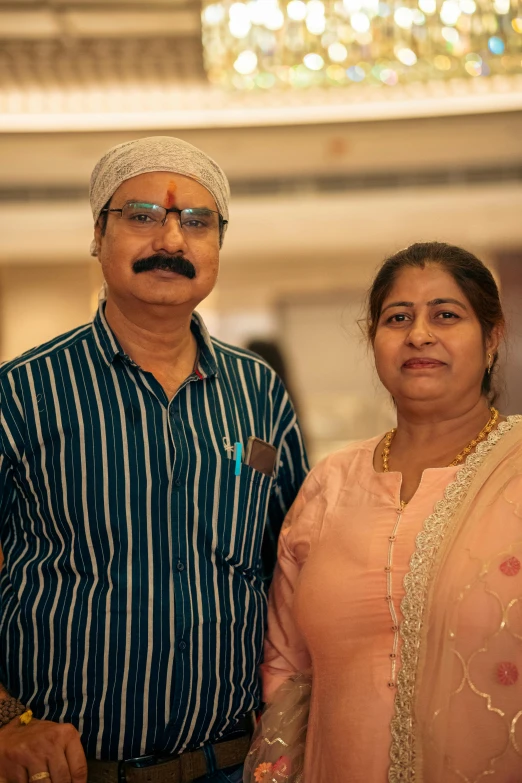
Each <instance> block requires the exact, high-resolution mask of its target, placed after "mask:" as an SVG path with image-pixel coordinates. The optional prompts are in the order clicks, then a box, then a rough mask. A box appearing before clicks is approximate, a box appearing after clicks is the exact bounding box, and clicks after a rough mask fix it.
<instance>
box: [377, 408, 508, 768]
mask: <svg viewBox="0 0 522 783" xmlns="http://www.w3.org/2000/svg"><path fill="white" fill-rule="evenodd" d="M521 421H522V416H510V417H509V418H508V419H507V421H503V422H501V423H500V424H499V425H498V427H497V428H496V429H495V430H493V432H491V433H490V434H489V436H488V437H487V439H486V440H485V441H483V442H482V443H479V444H478V446H477V448H476V450H475V452H474V453H473V454H470V455H469V456H468V458H467V459H466V462H465V463H464V465H463V466H462V467H461V468H460V469H459V471H458V472H457V474H456V476H455V478H454V480H453V481H452V482H451V483H450V484H448V486H447V487H446V489H445V492H444V497H443V499H442V500H439V501H438V502H437V503H436V504H435V509H434V511H433V513H432V514H430V516H429V517H427V519H426V520H425V521H424V524H423V527H422V530H421V532H420V533H419V534H418V535H417V538H416V540H415V552H414V553H413V555H412V557H411V560H410V564H409V571H408V573H407V574H406V576H405V577H404V588H405V596H404V598H403V599H402V601H401V611H402V615H403V621H402V623H401V628H400V634H401V639H402V649H401V668H400V670H399V674H398V677H397V693H396V696H395V714H394V717H393V718H392V721H391V735H392V741H391V747H390V759H391V764H390V768H389V773H388V781H389V783H399V782H400V783H415V781H416V770H415V734H414V732H415V726H414V714H413V708H414V697H415V680H416V676H417V668H418V663H419V653H420V639H421V627H422V623H423V616H424V608H425V605H426V599H427V595H428V589H429V586H430V577H431V572H432V568H433V565H434V562H435V557H436V555H437V552H438V550H439V548H440V545H441V543H442V542H443V540H444V538H445V536H446V533H447V532H448V529H449V527H450V525H451V522H452V519H453V517H454V514H455V512H456V511H457V509H458V508H459V506H460V504H461V503H462V501H463V500H464V499H465V497H466V495H467V493H468V491H469V488H470V486H471V483H472V481H473V479H474V477H475V475H476V473H477V471H478V469H479V468H480V466H481V465H482V464H483V462H484V460H485V459H486V457H487V456H488V455H489V453H490V452H491V450H492V449H493V447H494V446H495V445H496V444H497V443H498V442H499V440H500V439H501V438H502V436H503V435H504V434H506V433H507V432H509V431H510V430H511V429H512V428H513V426H514V425H515V424H517V423H518V422H521Z"/></svg>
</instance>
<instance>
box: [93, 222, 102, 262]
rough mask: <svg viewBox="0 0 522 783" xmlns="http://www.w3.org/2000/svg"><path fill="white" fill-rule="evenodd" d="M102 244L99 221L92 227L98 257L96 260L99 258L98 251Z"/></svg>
mask: <svg viewBox="0 0 522 783" xmlns="http://www.w3.org/2000/svg"><path fill="white" fill-rule="evenodd" d="M102 242H103V234H102V230H101V226H100V221H99V220H97V221H96V225H95V226H94V244H95V245H96V255H97V256H98V259H99V257H100V249H101V246H102Z"/></svg>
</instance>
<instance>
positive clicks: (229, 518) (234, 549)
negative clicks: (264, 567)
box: [218, 459, 274, 575]
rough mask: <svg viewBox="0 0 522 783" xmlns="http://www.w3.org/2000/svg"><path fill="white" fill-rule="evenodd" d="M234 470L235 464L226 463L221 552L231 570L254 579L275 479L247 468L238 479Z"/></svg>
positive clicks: (222, 494) (244, 467)
mask: <svg viewBox="0 0 522 783" xmlns="http://www.w3.org/2000/svg"><path fill="white" fill-rule="evenodd" d="M235 468H236V464H235V460H233V459H230V460H224V462H223V465H222V470H221V492H220V498H221V499H220V505H221V506H222V511H223V514H220V515H219V516H220V518H221V520H222V524H220V526H219V530H218V550H219V553H220V554H221V556H222V557H223V560H224V562H225V563H226V564H228V565H229V566H230V567H232V568H234V569H238V570H240V571H243V572H244V573H245V574H246V575H253V574H255V573H257V572H258V571H259V570H260V569H261V544H262V541H263V533H264V531H265V525H266V522H267V518H268V504H269V500H270V492H271V490H272V485H273V482H274V477H273V476H267V475H266V474H265V473H261V472H260V471H259V470H255V469H254V468H251V467H250V466H249V465H244V464H241V469H240V471H239V475H237V476H236V475H235ZM223 516H224V519H223ZM223 523H224V524H223Z"/></svg>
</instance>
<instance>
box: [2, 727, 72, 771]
mask: <svg viewBox="0 0 522 783" xmlns="http://www.w3.org/2000/svg"><path fill="white" fill-rule="evenodd" d="M39 772H48V773H49V776H50V779H49V778H41V779H39V780H37V781H34V783H87V761H86V759H85V753H84V752H83V747H82V744H81V742H80V735H79V734H78V732H77V730H76V729H75V728H74V726H72V725H71V724H70V723H53V722H52V721H49V720H36V719H35V718H33V719H32V720H31V722H30V723H29V724H28V725H27V726H22V725H20V719H19V718H14V719H13V720H12V721H10V722H9V723H7V724H6V725H5V726H3V727H2V728H1V729H0V783H29V781H30V780H31V777H32V776H33V775H37V774H38V773H39ZM31 783H33V782H31Z"/></svg>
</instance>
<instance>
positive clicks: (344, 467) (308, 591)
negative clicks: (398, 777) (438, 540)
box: [263, 436, 457, 783]
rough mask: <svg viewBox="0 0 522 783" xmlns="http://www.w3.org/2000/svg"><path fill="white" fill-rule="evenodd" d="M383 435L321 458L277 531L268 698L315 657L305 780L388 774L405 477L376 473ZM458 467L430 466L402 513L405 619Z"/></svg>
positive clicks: (373, 780)
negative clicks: (433, 520)
mask: <svg viewBox="0 0 522 783" xmlns="http://www.w3.org/2000/svg"><path fill="white" fill-rule="evenodd" d="M380 440H381V436H379V437H377V438H372V439H371V440H369V441H364V442H362V443H357V444H354V445H351V446H349V447H347V448H346V449H343V450H342V451H339V452H336V453H335V454H332V455H330V456H329V457H328V458H327V459H326V460H324V461H323V462H321V463H320V464H319V465H318V466H317V467H316V468H315V469H314V470H313V471H312V472H311V473H310V475H309V477H308V478H307V480H306V482H305V484H304V485H303V487H302V489H301V492H300V494H299V496H298V498H297V499H296V501H295V503H294V506H293V507H292V509H291V511H290V514H289V516H288V518H287V522H286V523H285V527H284V530H283V532H282V534H281V538H280V545H279V546H280V549H279V562H278V567H277V570H276V574H275V577H274V583H273V587H272V592H271V598H270V608H269V629H268V638H267V642H266V649H265V663H264V665H263V680H264V689H265V699H266V700H267V701H269V700H270V697H271V695H272V694H273V692H274V690H275V689H276V688H277V686H278V685H280V683H281V682H283V681H284V680H285V679H286V678H287V677H288V676H289V675H290V674H293V673H294V672H295V671H306V670H307V669H308V668H309V667H310V663H311V664H312V670H313V694H312V704H311V712H310V720H309V726H308V736H307V748H306V768H305V781H306V783H384V781H386V780H387V779H388V767H389V751H390V742H391V734H390V721H391V718H392V716H393V710H394V698H395V693H396V689H395V688H394V687H390V683H391V682H393V678H392V668H391V667H392V660H391V658H390V655H391V654H392V652H393V644H394V638H395V631H394V629H393V626H394V622H393V619H392V615H391V611H390V601H389V599H387V594H388V585H387V572H386V571H385V568H386V567H387V563H388V558H389V549H390V541H389V538H390V536H391V535H392V533H393V531H394V528H395V526H396V523H397V519H398V514H399V510H400V488H401V480H402V477H401V474H400V473H376V472H375V470H374V467H373V454H374V450H375V448H376V446H377V444H378V443H379V441H380ZM456 471H457V468H455V467H450V468H433V469H430V470H426V471H424V473H423V476H422V480H421V483H420V485H419V487H418V489H417V492H416V493H415V495H414V497H413V498H412V500H411V501H410V502H409V503H408V505H407V506H406V508H405V509H404V511H403V513H402V516H401V517H400V520H399V524H398V527H397V529H396V537H395V541H394V542H393V562H392V567H391V582H392V590H391V594H392V595H391V597H392V601H393V606H394V607H395V608H396V612H397V615H398V620H399V622H400V620H401V619H402V615H401V613H400V601H401V600H402V597H403V596H404V588H403V579H404V576H405V574H406V572H407V570H408V564H409V561H410V558H411V556H412V554H413V552H414V549H415V538H416V536H417V534H418V533H419V532H420V530H421V528H422V524H423V522H424V520H425V519H426V517H428V516H429V515H430V514H431V513H432V511H433V508H434V505H435V503H436V501H437V500H439V499H441V498H442V496H443V494H444V489H445V487H446V486H447V485H448V484H449V483H450V482H451V481H452V480H453V478H454V477H455V474H456ZM398 653H399V655H400V643H399V649H398ZM399 666H400V657H399V658H397V659H396V667H397V669H398V668H399Z"/></svg>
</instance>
